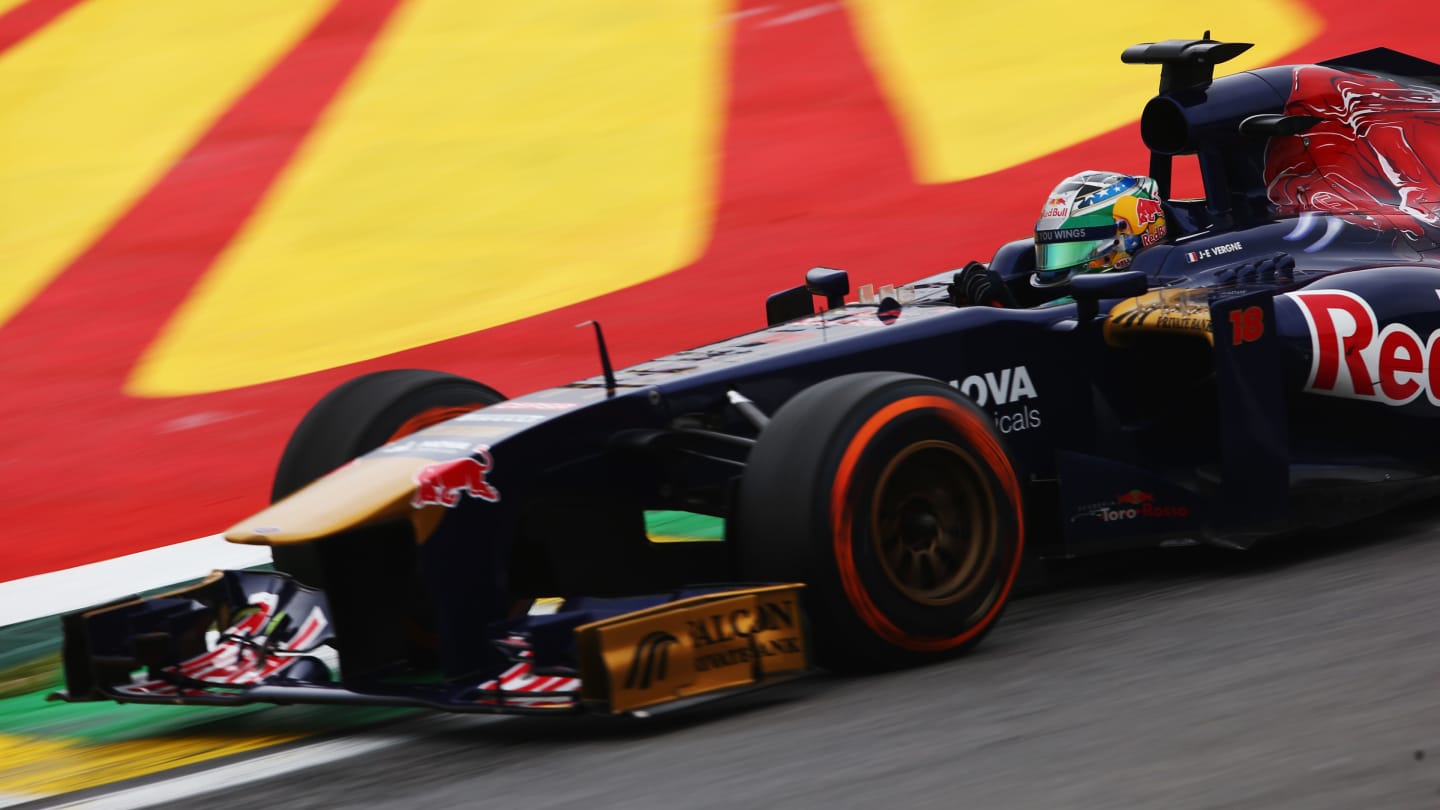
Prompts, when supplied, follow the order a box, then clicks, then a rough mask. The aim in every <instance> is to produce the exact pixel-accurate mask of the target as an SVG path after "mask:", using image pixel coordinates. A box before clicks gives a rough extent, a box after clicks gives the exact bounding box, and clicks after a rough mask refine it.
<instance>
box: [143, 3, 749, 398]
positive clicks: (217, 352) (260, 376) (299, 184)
mask: <svg viewBox="0 0 1440 810" xmlns="http://www.w3.org/2000/svg"><path fill="white" fill-rule="evenodd" d="M728 7H729V4H728V3H727V2H724V0H687V1H686V2H675V0H588V2H584V3H576V2H574V0H530V2H525V3H508V4H494V3H475V2H473V0H412V1H411V2H409V3H407V4H406V5H405V6H403V7H402V8H401V10H400V11H399V12H398V16H397V18H396V19H394V20H393V21H392V23H391V25H390V26H389V27H388V28H387V29H386V30H385V32H383V34H382V36H381V39H380V40H379V41H378V42H377V43H376V46H375V50H374V51H373V52H372V53H371V55H370V56H369V58H368V59H367V60H366V62H365V64H364V65H363V66H362V67H361V68H360V69H359V71H358V72H357V73H356V75H354V76H352V77H351V81H350V83H349V85H347V87H346V88H345V89H344V90H343V91H342V95H341V96H340V97H339V98H338V99H337V101H336V102H335V103H334V105H333V106H332V108H331V109H330V110H329V111H328V112H327V114H326V116H325V117H324V118H323V119H322V122H321V124H320V126H319V128H318V130H317V131H316V132H315V133H313V134H312V137H311V138H310V139H309V140H308V141H307V142H306V143H305V144H304V145H303V146H302V147H301V151H300V154H299V155H298V157H297V160H296V162H295V163H294V164H292V165H291V166H290V167H289V168H288V169H287V171H286V173H285V174H284V175H283V176H282V178H281V179H280V180H279V181H278V183H277V186H276V187H275V188H273V189H272V192H271V194H270V196H269V197H268V199H267V200H266V201H265V202H264V203H263V204H262V206H261V208H260V209H259V210H258V211H257V212H256V214H255V216H254V217H253V218H252V220H251V221H250V222H249V223H248V224H247V227H246V229H245V231H244V232H243V233H242V234H241V236H240V237H239V239H238V241H237V242H236V243H235V244H233V245H232V246H231V247H230V249H228V250H227V252H226V253H225V254H224V256H223V257H222V259H221V260H220V261H219V263H218V264H217V266H216V267H215V268H214V269H213V270H212V271H211V272H210V273H209V275H208V276H207V277H206V278H205V280H204V281H203V282H202V284H201V285H200V286H199V287H198V289H197V291H196V293H195V294H194V296H193V297H192V298H191V299H190V300H189V302H188V303H187V304H186V306H185V307H184V308H183V309H182V310H181V311H180V312H179V313H178V314H177V316H176V317H175V318H174V319H173V320H172V321H171V322H170V324H169V326H168V328H167V330H166V331H165V333H164V334H163V335H162V337H161V339H160V340H159V341H157V343H156V344H155V345H153V346H152V347H151V351H150V352H149V353H148V354H147V356H146V357H145V358H144V359H143V361H142V363H141V364H140V366H139V367H138V368H137V370H136V371H135V373H134V375H133V376H132V378H131V380H130V384H129V390H130V392H131V393H134V394H139V395H142V396H167V395H179V394H188V393H194V392H201V391H209V390H217V389H225V388H231V387H238V386H243V385H249V384H253V383H258V382H262V381H267V380H272V379H278V378H283V377H289V376H293V375H297V374H302V373H305V372H310V371H315V370H318V369H324V368H330V367H333V366H337V365H341V364H344V363H347V362H353V361H357V360H361V359H364V358H367V357H374V356H378V355H381V354H385V353H389V352H393V351H398V350H401V349H405V348H410V347H414V346H421V345H425V344H429V343H434V342H436V341H440V340H444V339H447V338H450V337H454V336H457V335H462V334H468V333H471V332H474V331H477V330H480V329H484V328H486V327H489V326H494V325H497V324H500V323H505V322H508V321H512V320H516V319H520V318H524V317H527V316H530V315H534V314H536V313H540V312H545V311H547V310H552V309H556V308H558V307H561V306H564V305H567V304H570V303H574V302H577V301H582V300H585V299H588V298H592V297H594V296H596V295H600V294H602V293H605V292H609V291H611V290H615V289H618V288H621V287H626V286H629V285H632V284H636V283H639V282H642V281H645V280H647V279H650V278H653V277H655V276H659V275H662V274H664V273H667V272H669V271H671V270H673V269H675V268H677V267H680V266H682V265H684V264H686V263H688V262H689V261H691V260H692V259H694V258H695V257H696V256H697V255H698V253H699V252H700V251H701V250H702V249H703V247H704V243H705V240H706V237H707V236H708V231H709V217H710V211H711V205H712V203H711V200H712V197H713V188H712V186H713V183H714V176H713V175H714V167H713V162H714V157H715V150H716V146H717V139H718V138H719V136H720V129H721V125H722V121H721V115H722V111H723V109H722V108H723V105H724V98H725V94H724V82H725V75H724V70H725V64H726V61H727V60H726V55H727V54H726V50H727V47H728V26H727V25H726V24H725V12H726V11H728Z"/></svg>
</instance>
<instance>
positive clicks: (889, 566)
mask: <svg viewBox="0 0 1440 810" xmlns="http://www.w3.org/2000/svg"><path fill="white" fill-rule="evenodd" d="M998 522H999V521H998V515H997V511H996V508H995V500H994V492H993V490H992V489H991V487H990V483H989V480H988V479H987V478H986V476H985V474H984V471H983V470H982V469H981V468H980V466H979V465H978V464H977V463H976V462H975V459H974V457H973V456H972V455H971V454H970V453H968V452H966V451H965V450H964V449H963V448H961V447H960V446H958V445H956V444H954V443H951V442H947V441H939V440H929V441H923V442H916V443H915V444H912V445H910V446H908V447H906V448H904V449H903V450H901V451H900V452H899V453H897V454H896V455H895V457H894V458H892V459H891V460H890V462H889V463H888V464H887V465H886V466H885V469H884V471H883V472H881V474H880V477H879V479H878V480H877V481H876V484H875V494H874V499H873V501H872V503H871V512H870V535H871V538H872V539H873V542H874V545H875V551H876V554H877V555H878V557H879V560H880V567H881V569H882V570H884V572H885V576H886V577H887V578H888V579H889V580H890V583H891V584H892V585H894V586H895V589H896V590H897V591H899V592H900V594H901V595H903V596H904V597H905V598H906V599H909V600H910V601H912V602H916V603H919V604H922V605H927V606H935V607H938V606H942V605H950V604H954V603H955V602H958V601H960V600H962V599H964V598H966V597H967V596H970V595H971V593H973V592H974V591H975V589H976V588H977V587H978V586H979V585H980V584H981V583H982V582H984V581H985V579H986V578H987V574H988V572H989V570H990V568H991V567H992V564H993V562H994V560H995V555H996V549H997V548H998V545H999V544H998V538H997V534H998Z"/></svg>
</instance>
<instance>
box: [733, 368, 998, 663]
mask: <svg viewBox="0 0 1440 810" xmlns="http://www.w3.org/2000/svg"><path fill="white" fill-rule="evenodd" d="M730 539H731V540H733V541H734V542H735V544H736V546H737V552H738V555H739V559H740V567H741V572H742V575H743V576H745V577H747V578H753V579H757V580H765V581H800V582H804V583H806V586H807V587H806V591H805V594H806V596H805V600H806V605H807V608H808V614H809V616H810V619H811V623H812V629H813V635H814V638H815V641H816V649H817V652H818V655H819V660H820V661H821V663H824V664H826V665H828V666H831V667H834V668H840V669H869V668H876V667H887V666H894V665H898V664H908V663H917V662H921V661H925V660H930V659H933V658H936V657H940V656H943V655H949V654H953V653H956V652H959V651H961V650H965V649H968V648H970V647H973V646H974V645H975V644H977V643H979V641H980V640H981V639H982V638H983V637H984V636H985V635H986V634H987V633H988V632H989V631H990V630H991V629H992V628H993V627H994V626H995V623H996V621H998V619H999V617H1000V614H1001V612H1002V610H1003V609H1004V607H1005V603H1006V600H1007V599H1008V598H1009V595H1010V591H1011V588H1012V586H1013V584H1014V581H1015V576H1016V573H1017V572H1018V570H1019V568H1020V561H1021V556H1022V553H1023V546H1024V527H1023V518H1022V506H1021V493H1020V486H1019V482H1018V480H1017V478H1016V474H1015V471H1014V468H1013V467H1012V466H1011V463H1010V460H1009V458H1008V456H1007V455H1006V451H1005V449H1004V447H1003V446H1002V444H1001V442H1000V439H999V437H998V435H997V434H996V432H995V430H994V427H993V426H992V425H991V423H990V420H989V418H988V417H987V416H986V415H985V413H984V412H982V411H981V410H980V409H979V408H977V407H976V406H975V405H974V403H972V402H970V401H969V400H968V399H966V398H965V397H964V396H962V395H961V394H959V393H958V392H956V391H955V390H954V389H952V388H950V387H949V386H946V385H944V384H943V383H940V382H938V381H936V380H932V379H928V378H924V377H917V376H913V375H907V374H897V373H888V372H877V373H864V374H852V375H847V376H844V377H838V378H834V379H831V380H826V381H824V382H821V383H819V384H817V385H815V386H812V387H810V388H808V389H806V390H804V391H802V392H801V393H799V394H798V395H796V396H795V397H794V398H793V399H791V400H790V401H789V402H787V403H786V404H785V405H784V406H783V407H782V408H780V410H779V411H778V412H776V414H775V416H774V419H772V420H771V422H770V424H769V425H768V426H767V427H766V428H765V430H764V432H763V433H762V434H761V436H760V439H759V441H758V443H757V444H756V446H755V449H754V450H753V451H752V453H751V455H750V458H749V461H748V463H747V466H746V470H745V474H744V476H743V478H742V479H741V483H740V489H739V496H738V503H737V509H736V514H735V515H734V520H733V521H732V529H731V537H730Z"/></svg>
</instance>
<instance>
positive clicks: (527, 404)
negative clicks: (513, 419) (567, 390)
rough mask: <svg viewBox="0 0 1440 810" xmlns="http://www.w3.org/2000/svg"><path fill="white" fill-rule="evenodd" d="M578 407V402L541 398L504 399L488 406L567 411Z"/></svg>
mask: <svg viewBox="0 0 1440 810" xmlns="http://www.w3.org/2000/svg"><path fill="white" fill-rule="evenodd" d="M578 407H580V403H578V402H546V401H542V400H520V401H516V400H513V399H512V400H506V401H504V402H497V403H495V404H494V405H491V406H489V410H492V411H568V410H570V409H571V408H578Z"/></svg>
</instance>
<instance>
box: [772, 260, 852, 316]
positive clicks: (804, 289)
mask: <svg viewBox="0 0 1440 810" xmlns="http://www.w3.org/2000/svg"><path fill="white" fill-rule="evenodd" d="M849 294H850V274H849V273H846V272H845V271H844V270H836V269H835V268H833V267H812V268H810V269H809V270H808V271H807V272H806V273H805V283H804V284H803V285H801V286H799V287H791V288H790V289H788V290H782V291H780V292H777V293H775V294H774V295H771V296H770V297H769V298H766V299H765V322H766V323H767V324H768V325H770V326H774V325H775V324H777V323H784V322H786V321H792V320H794V319H796V318H803V317H805V316H806V315H814V314H815V304H814V302H813V301H811V296H816V295H822V296H824V297H825V306H826V307H827V308H829V309H839V308H840V307H843V306H845V296H847V295H849Z"/></svg>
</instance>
